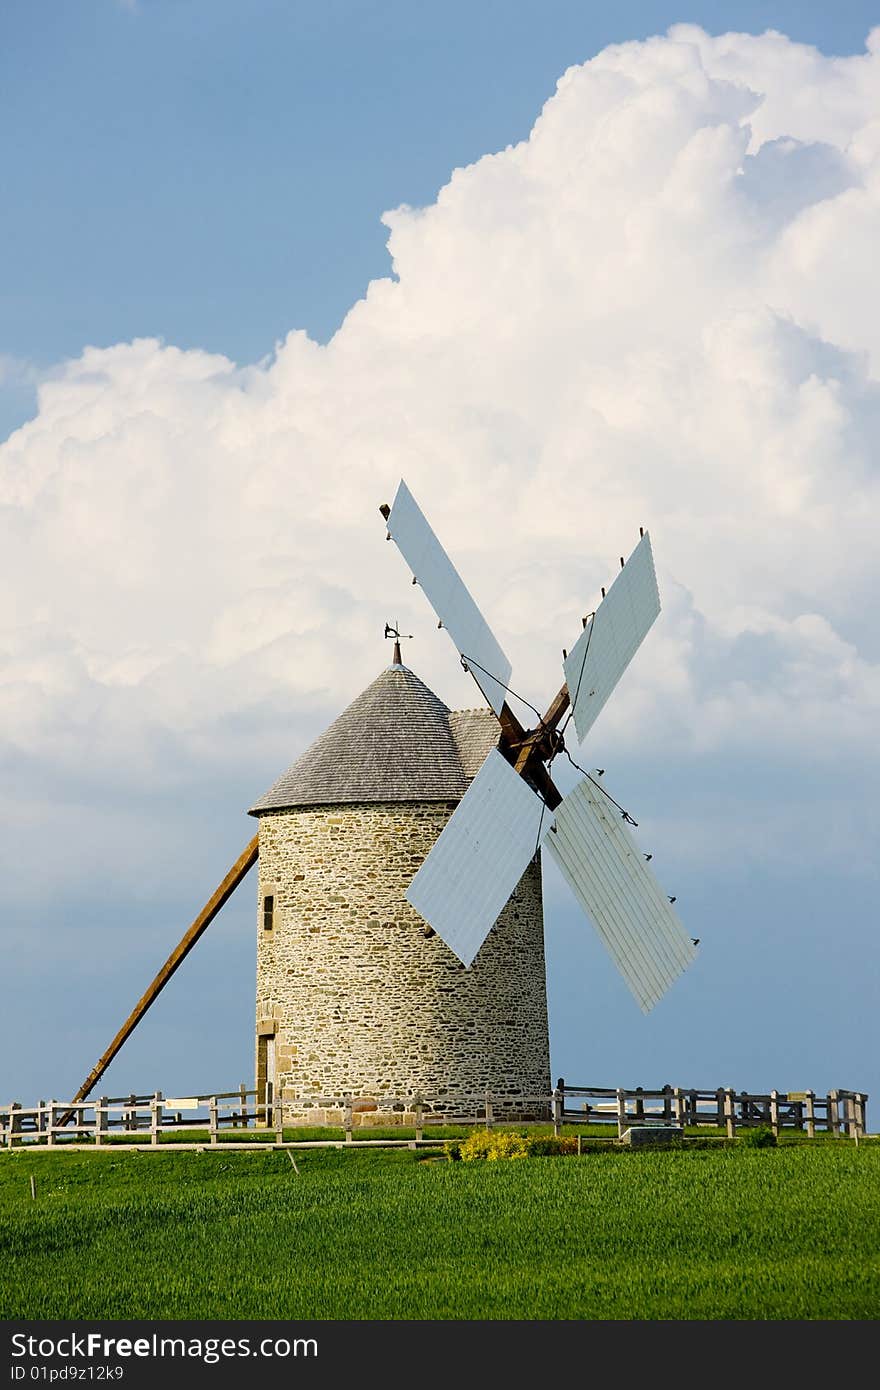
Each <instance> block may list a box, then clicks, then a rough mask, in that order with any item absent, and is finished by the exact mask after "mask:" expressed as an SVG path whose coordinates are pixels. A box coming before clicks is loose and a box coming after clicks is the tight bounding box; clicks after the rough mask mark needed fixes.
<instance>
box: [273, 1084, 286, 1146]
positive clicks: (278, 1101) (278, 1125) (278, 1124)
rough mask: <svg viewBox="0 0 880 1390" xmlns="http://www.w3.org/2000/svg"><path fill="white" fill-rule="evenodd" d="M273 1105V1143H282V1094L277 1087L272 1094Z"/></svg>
mask: <svg viewBox="0 0 880 1390" xmlns="http://www.w3.org/2000/svg"><path fill="white" fill-rule="evenodd" d="M273 1104H274V1106H275V1143H276V1144H283V1143H284V1096H283V1094H282V1092H281V1089H280V1088H279V1089H278V1090H277V1091H276V1092H275V1095H274V1096H273Z"/></svg>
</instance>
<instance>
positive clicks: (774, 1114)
mask: <svg viewBox="0 0 880 1390" xmlns="http://www.w3.org/2000/svg"><path fill="white" fill-rule="evenodd" d="M770 1128H771V1129H772V1130H773V1133H774V1135H775V1137H776V1138H777V1139H778V1138H779V1092H778V1091H777V1090H775V1089H774V1090H772V1091H771V1092H770Z"/></svg>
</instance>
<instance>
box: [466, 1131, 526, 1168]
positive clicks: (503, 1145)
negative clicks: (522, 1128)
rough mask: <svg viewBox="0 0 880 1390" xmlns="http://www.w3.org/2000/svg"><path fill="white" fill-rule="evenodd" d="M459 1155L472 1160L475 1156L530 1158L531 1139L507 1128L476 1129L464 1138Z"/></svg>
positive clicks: (468, 1160) (467, 1160)
mask: <svg viewBox="0 0 880 1390" xmlns="http://www.w3.org/2000/svg"><path fill="white" fill-rule="evenodd" d="M459 1156H460V1157H461V1158H463V1159H464V1160H465V1162H470V1161H472V1160H473V1159H475V1158H489V1159H495V1158H528V1156H529V1141H528V1138H527V1136H526V1135H525V1134H512V1133H511V1132H510V1130H505V1129H495V1130H492V1129H475V1130H473V1131H472V1132H471V1133H470V1134H469V1135H468V1137H467V1139H462V1141H461V1144H460V1149H459Z"/></svg>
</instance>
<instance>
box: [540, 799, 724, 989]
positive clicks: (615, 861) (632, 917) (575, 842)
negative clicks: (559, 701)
mask: <svg viewBox="0 0 880 1390" xmlns="http://www.w3.org/2000/svg"><path fill="white" fill-rule="evenodd" d="M555 829H556V833H555V834H553V835H549V836H548V837H547V839H546V841H545V844H546V847H547V848H548V849H549V850H550V853H551V854H552V856H553V858H554V859H555V860H556V862H557V864H558V865H559V867H560V869H561V870H562V874H563V877H564V878H565V879H566V881H567V883H568V885H569V887H570V888H571V890H572V892H573V893H574V895H575V897H576V898H577V900H578V902H579V903H580V905H581V907H582V908H583V910H584V911H585V912H586V914H587V916H588V917H589V918H590V919H591V921H592V922H593V925H594V926H595V928H596V931H597V932H598V934H599V937H600V938H601V940H602V942H603V943H604V945H605V947H606V948H607V950H608V952H609V954H610V955H611V958H612V960H613V961H614V963H615V965H616V966H617V968H618V970H619V971H620V973H621V975H622V976H623V978H624V980H625V981H626V983H627V985H628V986H629V988H630V990H631V992H632V993H633V995H634V996H635V998H636V1001H637V1002H638V1004H639V1006H640V1008H641V1009H642V1012H643V1013H648V1012H649V1011H650V1009H652V1008H653V1006H654V1005H655V1004H656V1003H657V1001H658V1000H659V999H660V998H662V996H663V995H664V994H665V993H666V991H667V989H668V988H669V986H670V985H671V984H672V983H673V981H674V980H675V979H677V977H678V976H679V975H680V974H681V973H682V971H683V970H685V969H686V968H687V966H688V965H690V963H691V961H693V960H694V959H695V957H696V951H695V949H694V946H693V943H692V941H691V938H690V937H689V936H688V934H687V932H686V931H685V929H684V927H683V926H682V924H681V922H680V921H679V919H678V917H677V916H676V914H675V913H674V912H673V910H672V907H671V905H670V902H669V899H668V898H667V896H666V894H665V893H664V892H663V889H662V888H661V887H660V885H659V884H658V883H657V880H656V879H655V878H654V875H653V874H652V873H651V871H650V869H649V868H648V866H647V864H646V862H645V857H644V855H643V854H642V852H641V850H640V849H639V848H638V846H637V845H636V843H635V841H634V839H633V837H632V836H631V835H630V833H629V831H628V830H627V829H626V826H625V825H624V823H623V820H622V818H621V815H620V811H619V810H618V809H617V807H616V806H615V805H614V804H613V803H612V802H611V800H610V799H609V798H608V797H607V796H606V795H605V793H604V791H603V790H602V789H601V788H600V787H599V786H597V785H596V783H595V782H593V781H591V780H590V779H589V778H587V779H585V780H584V781H583V782H579V783H578V785H577V786H576V787H575V789H574V791H573V792H570V793H569V795H568V796H567V797H566V798H565V800H564V801H563V802H562V805H561V806H559V807H558V808H557V811H556V827H555Z"/></svg>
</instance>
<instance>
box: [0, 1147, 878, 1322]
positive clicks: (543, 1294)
mask: <svg viewBox="0 0 880 1390" xmlns="http://www.w3.org/2000/svg"><path fill="white" fill-rule="evenodd" d="M296 1163H297V1167H298V1169H299V1173H296V1172H295V1171H294V1168H293V1166H292V1164H291V1162H290V1160H289V1158H288V1156H287V1154H286V1153H285V1152H281V1151H272V1150H264V1151H262V1152H261V1151H260V1149H259V1148H255V1149H254V1151H252V1152H249V1153H231V1152H225V1153H224V1152H223V1151H222V1149H220V1148H218V1150H217V1151H215V1152H207V1153H193V1152H189V1153H174V1152H171V1151H170V1150H169V1149H167V1148H163V1149H162V1150H161V1151H159V1152H154V1153H147V1154H138V1153H121V1152H115V1153H114V1152H112V1151H111V1152H105V1153H64V1152H54V1153H47V1152H45V1151H44V1152H41V1153H37V1154H35V1153H28V1152H27V1150H26V1149H25V1150H21V1151H19V1152H17V1153H12V1154H10V1153H5V1154H2V1155H0V1270H2V1273H0V1317H2V1318H4V1319H5V1320H9V1319H13V1318H27V1319H33V1318H37V1319H46V1318H63V1319H87V1318H88V1319H97V1318H107V1319H123V1318H217V1319H220V1318H232V1319H235V1318H256V1319H276V1318H281V1319H297V1320H308V1319H314V1318H318V1319H326V1318H335V1319H362V1318H369V1319H392V1318H396V1319H400V1318H405V1319H417V1318H427V1319H432V1320H433V1319H444V1318H455V1319H467V1320H474V1319H502V1318H525V1319H557V1318H565V1319H580V1318H584V1319H603V1318H612V1319H614V1318H622V1319H629V1318H632V1319H639V1320H645V1319H761V1320H765V1319H777V1318H782V1319H812V1318H835V1319H841V1318H843V1319H874V1318H877V1317H878V1316H880V1143H878V1142H877V1141H868V1142H863V1143H862V1144H861V1145H859V1146H858V1148H856V1147H855V1146H854V1145H852V1144H850V1143H849V1142H847V1141H845V1140H840V1141H837V1142H835V1143H816V1142H815V1141H812V1142H811V1141H806V1142H803V1143H800V1144H788V1145H781V1146H780V1147H779V1148H776V1149H764V1150H760V1149H747V1148H742V1149H739V1148H736V1147H733V1148H726V1147H721V1148H718V1149H708V1148H706V1149H698V1150H694V1151H684V1152H672V1151H657V1152H644V1151H643V1152H638V1153H632V1152H626V1151H620V1150H617V1149H613V1148H612V1149H610V1150H608V1151H606V1152H599V1153H596V1152H591V1153H588V1154H586V1155H584V1156H583V1157H581V1158H577V1157H571V1158H533V1159H527V1160H520V1161H514V1162H474V1163H461V1162H457V1163H456V1162H450V1161H448V1160H447V1159H446V1158H445V1157H443V1156H437V1155H430V1154H425V1153H415V1152H412V1151H408V1150H396V1151H382V1150H379V1149H376V1150H371V1151H361V1152H357V1153H340V1152H338V1151H336V1150H310V1151H305V1152H302V1151H301V1152H300V1153H298V1154H297V1155H296ZM31 1174H33V1176H34V1179H35V1182H36V1199H35V1200H34V1199H33V1198H32V1197H31V1185H30V1177H31Z"/></svg>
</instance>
